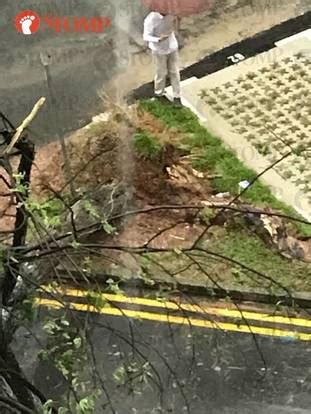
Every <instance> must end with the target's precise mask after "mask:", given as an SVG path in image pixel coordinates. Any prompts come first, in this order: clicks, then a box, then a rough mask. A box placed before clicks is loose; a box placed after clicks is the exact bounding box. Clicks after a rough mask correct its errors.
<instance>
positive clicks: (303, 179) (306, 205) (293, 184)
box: [182, 37, 311, 220]
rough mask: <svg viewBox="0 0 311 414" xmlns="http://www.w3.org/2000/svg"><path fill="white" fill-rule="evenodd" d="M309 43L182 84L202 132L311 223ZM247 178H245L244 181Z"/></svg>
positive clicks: (299, 41)
mask: <svg viewBox="0 0 311 414" xmlns="http://www.w3.org/2000/svg"><path fill="white" fill-rule="evenodd" d="M310 53H311V41H310V39H308V38H307V37H304V38H300V39H297V40H294V41H292V42H290V43H288V44H284V45H283V46H280V47H277V48H274V49H272V50H270V51H268V52H265V53H262V54H260V55H257V56H256V57H254V58H250V59H247V60H245V61H242V62H240V63H239V64H237V65H234V66H230V67H228V68H226V69H224V70H221V71H218V72H216V73H214V74H212V75H208V76H206V77H204V78H201V79H193V80H192V82H187V83H185V84H183V88H182V95H183V98H184V100H185V103H186V105H188V106H190V107H191V108H192V109H193V110H194V111H195V112H196V113H197V114H198V115H200V118H201V120H202V119H204V121H205V124H206V126H207V128H208V129H209V130H210V131H211V132H212V133H214V134H216V135H217V136H219V137H220V138H222V139H223V141H224V142H225V143H226V144H227V145H229V146H230V147H231V148H233V149H234V150H235V151H236V152H237V154H238V156H239V158H240V159H242V161H244V162H245V163H246V164H247V165H248V166H250V167H251V168H253V169H255V170H256V171H257V173H260V172H262V171H263V170H264V169H266V168H268V167H269V165H271V164H273V163H275V162H276V161H277V160H279V159H280V158H282V157H283V156H284V155H286V154H287V153H289V152H291V155H290V156H288V157H287V158H285V159H284V160H283V161H282V162H280V163H279V164H277V165H276V166H275V167H274V168H273V169H272V170H270V171H268V172H267V173H266V174H264V176H263V181H265V182H266V184H268V185H269V186H270V187H271V188H272V191H273V192H274V194H275V196H276V197H277V198H279V199H281V200H282V201H284V202H286V203H287V204H289V205H291V206H292V207H294V208H295V210H296V211H298V212H299V213H300V214H301V215H302V216H303V217H305V218H306V219H308V220H311V151H310V148H311V101H310V84H311V65H310V63H311V56H310ZM245 179H247V177H245Z"/></svg>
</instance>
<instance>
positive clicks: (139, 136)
mask: <svg viewBox="0 0 311 414" xmlns="http://www.w3.org/2000/svg"><path fill="white" fill-rule="evenodd" d="M134 148H135V150H136V152H137V153H138V154H139V155H141V156H143V157H144V158H147V159H150V160H153V159H156V158H158V157H160V155H161V153H162V150H163V146H162V145H161V144H160V143H159V141H157V140H156V139H155V138H154V137H152V136H151V135H149V134H147V133H146V132H144V131H139V132H137V133H136V134H135V135H134Z"/></svg>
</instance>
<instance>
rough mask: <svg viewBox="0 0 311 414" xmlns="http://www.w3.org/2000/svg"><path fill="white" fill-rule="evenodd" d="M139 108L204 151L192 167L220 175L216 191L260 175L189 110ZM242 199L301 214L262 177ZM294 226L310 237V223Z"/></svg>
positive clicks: (234, 189)
mask: <svg viewBox="0 0 311 414" xmlns="http://www.w3.org/2000/svg"><path fill="white" fill-rule="evenodd" d="M139 107H140V109H142V110H145V111H148V112H150V113H152V114H153V115H154V116H155V117H157V118H160V119H161V120H162V122H164V123H165V124H166V125H167V126H168V127H171V128H175V129H177V130H178V131H179V132H180V133H182V134H183V136H184V138H183V140H182V142H181V144H182V145H183V146H186V147H188V148H189V149H195V148H196V149H200V150H201V152H200V155H199V156H198V157H197V158H196V160H195V161H194V165H193V166H194V167H195V168H196V169H199V170H201V171H207V170H208V171H210V172H214V173H215V174H219V175H221V178H217V179H215V180H214V188H215V189H216V190H217V191H219V192H227V191H230V192H231V193H232V194H237V193H238V183H239V182H240V181H242V180H248V181H252V180H253V179H254V178H255V177H256V176H257V174H256V172H255V171H253V170H251V169H250V168H248V167H246V166H245V165H244V164H243V163H242V162H241V161H240V160H239V159H238V158H237V156H236V155H235V154H234V153H233V152H232V151H231V150H230V149H228V148H227V147H225V146H224V144H223V143H222V141H221V140H220V139H219V138H217V137H214V136H213V135H212V134H210V133H209V132H208V130H207V129H206V128H205V127H203V126H202V125H201V124H200V122H199V120H198V118H197V117H196V116H195V115H194V114H193V113H192V112H191V111H190V110H188V109H186V108H182V109H179V108H175V107H174V106H173V105H170V104H164V103H160V102H157V101H150V100H142V101H140V103H139ZM243 199H244V200H245V201H249V202H251V203H254V204H256V205H257V206H262V207H265V206H270V207H271V208H273V209H275V210H278V211H280V212H282V213H284V214H287V215H289V216H292V217H296V218H298V217H299V215H298V214H297V213H296V212H295V210H294V209H293V208H291V207H289V206H287V205H286V204H284V203H282V202H281V201H279V200H277V199H276V198H275V197H274V195H273V194H272V192H271V190H270V188H269V187H268V186H266V185H265V184H263V183H262V182H261V181H260V180H258V181H256V182H255V183H254V184H253V185H252V187H251V188H250V189H249V190H248V191H246V193H245V194H244V195H243ZM295 226H296V227H297V229H298V230H299V232H300V233H302V234H303V235H305V236H309V237H311V225H307V224H302V223H295Z"/></svg>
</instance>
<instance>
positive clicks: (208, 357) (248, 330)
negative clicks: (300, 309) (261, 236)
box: [25, 290, 311, 414]
mask: <svg viewBox="0 0 311 414" xmlns="http://www.w3.org/2000/svg"><path fill="white" fill-rule="evenodd" d="M64 293H65V297H66V298H67V299H66V300H68V303H70V304H71V305H70V306H71V307H72V309H75V310H76V311H78V312H79V313H76V314H77V315H79V316H80V317H81V318H82V320H84V321H85V320H86V319H85V318H86V315H88V316H87V320H88V325H89V327H90V338H91V343H92V345H93V349H94V354H95V358H96V362H97V363H96V366H97V369H98V371H99V373H100V374H101V377H102V379H103V381H104V383H105V387H106V389H107V392H108V394H109V397H110V404H107V400H105V398H104V397H103V398H102V400H101V403H100V405H99V407H98V409H97V411H96V412H97V413H98V414H100V413H110V412H115V413H119V414H134V413H136V414H150V413H176V414H180V413H192V414H206V413H210V414H264V413H269V414H283V413H284V414H287V413H288V414H289V413H294V414H295V413H298V414H307V413H310V412H311V411H310V407H311V393H310V390H311V364H310V355H311V320H309V319H308V318H306V316H305V315H300V316H296V317H288V316H284V315H281V314H280V315H279V314H274V313H273V312H271V310H270V311H267V310H261V309H256V308H253V307H251V308H250V307H247V308H246V309H245V310H241V309H240V307H238V308H237V307H235V306H232V305H231V306H229V305H228V304H226V303H224V302H222V303H208V302H206V301H202V298H192V299H191V302H188V301H185V300H182V301H181V302H180V301H175V300H172V299H171V300H166V299H162V300H160V301H159V300H157V299H150V298H149V299H146V297H136V296H129V297H128V296H126V295H124V294H104V296H103V299H104V300H105V301H107V303H105V305H103V306H99V307H95V308H94V307H92V306H90V305H87V303H86V295H87V293H86V292H84V291H80V290H66V291H65V292H64ZM38 304H39V305H40V306H42V309H46V307H49V308H51V307H56V308H57V307H59V302H56V301H55V300H53V299H52V300H51V299H49V298H48V297H47V296H46V295H43V297H41V298H38ZM86 310H89V311H90V313H88V314H87V313H85V311H86ZM241 312H242V313H241ZM111 315H115V316H111ZM198 321H199V322H198ZM29 340H31V339H29ZM25 348H27V347H25ZM146 362H148V364H147V366H145V368H143V367H144V364H146ZM41 364H43V365H41ZM41 364H39V365H36V368H35V370H34V378H35V383H36V385H37V386H38V387H40V388H41V390H42V391H43V392H45V393H47V394H48V395H49V396H51V397H52V398H57V396H58V394H57V387H58V388H59V387H60V385H59V384H60V379H59V375H57V374H56V373H55V372H54V373H53V372H50V371H49V370H50V368H49V367H48V366H46V362H45V363H41ZM122 366H131V367H135V370H137V374H138V376H139V375H141V377H142V378H143V374H145V376H144V378H145V379H146V382H142V384H140V385H139V384H138V385H137V384H136V385H135V387H132V385H133V382H131V381H126V379H127V377H125V379H124V377H122V378H123V380H124V382H126V383H127V386H125V387H124V386H120V383H119V382H118V381H116V380H115V376H116V373H118V372H119V373H120V369H121V367H122ZM49 372H50V373H49ZM135 372H136V371H135ZM146 372H148V373H149V374H146ZM59 389H60V388H59ZM51 390H54V391H53V392H51ZM113 410H114V411H113Z"/></svg>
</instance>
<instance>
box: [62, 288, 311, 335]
mask: <svg viewBox="0 0 311 414" xmlns="http://www.w3.org/2000/svg"><path fill="white" fill-rule="evenodd" d="M59 293H62V294H63V295H69V296H74V297H86V296H87V295H88V292H87V291H83V290H78V289H61V290H60V291H59ZM99 296H100V297H102V298H103V299H105V300H107V301H109V302H110V301H111V302H113V301H115V302H120V303H129V304H133V305H142V306H153V307H157V308H161V309H170V310H179V311H189V312H196V313H207V314H211V315H218V316H225V317H229V318H237V319H241V318H245V319H246V320H253V321H261V322H271V323H275V324H286V325H293V326H302V327H305V328H311V320H309V319H302V318H290V317H286V316H272V315H269V314H266V313H259V312H250V311H241V312H240V311H238V310H236V309H224V308H216V307H209V306H201V305H191V304H188V303H181V304H177V303H174V302H170V301H167V302H166V301H163V302H162V301H159V300H155V299H145V298H139V297H129V296H125V295H121V294H112V293H99Z"/></svg>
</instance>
